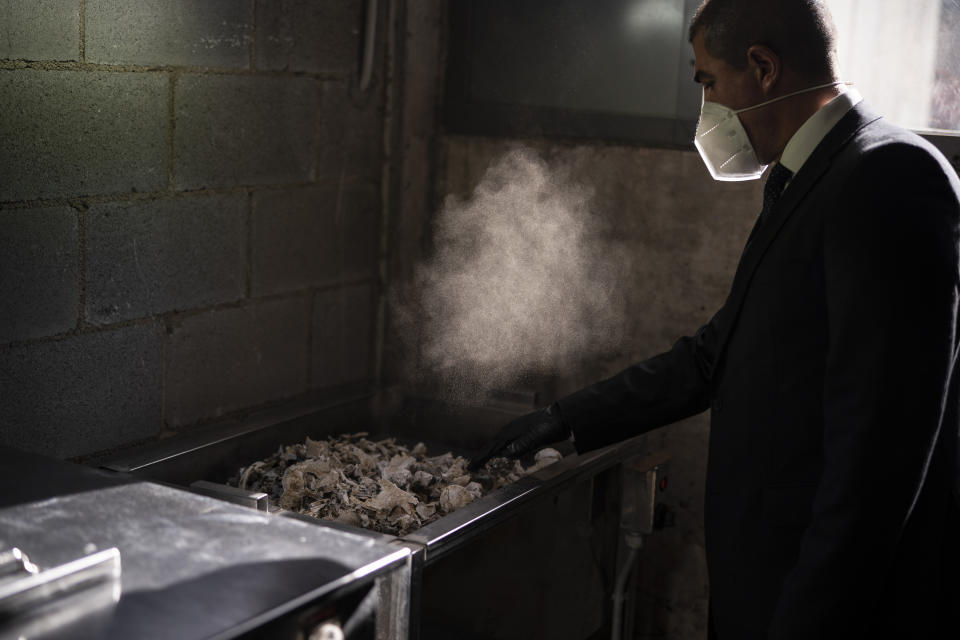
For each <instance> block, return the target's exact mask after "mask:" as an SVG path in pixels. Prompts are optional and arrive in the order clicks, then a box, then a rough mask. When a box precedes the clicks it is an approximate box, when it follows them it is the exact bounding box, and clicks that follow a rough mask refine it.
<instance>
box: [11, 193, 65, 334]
mask: <svg viewBox="0 0 960 640" xmlns="http://www.w3.org/2000/svg"><path fill="white" fill-rule="evenodd" d="M78 244H79V239H78V234H77V212H76V211H74V210H73V209H70V208H68V207H54V208H50V209H20V210H13V211H0V300H2V301H3V303H2V304H0V343H3V342H13V341H15V340H25V339H27V338H40V337H43V336H51V335H55V334H58V333H63V332H65V331H68V330H70V329H72V328H74V327H76V325H77V304H78V299H79V295H80V287H79V281H78V275H77V271H78V256H77V254H78Z"/></svg>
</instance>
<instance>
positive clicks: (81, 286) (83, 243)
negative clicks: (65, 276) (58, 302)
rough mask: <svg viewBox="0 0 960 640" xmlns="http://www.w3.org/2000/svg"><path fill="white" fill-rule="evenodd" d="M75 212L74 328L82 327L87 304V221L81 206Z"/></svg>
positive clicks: (75, 208)
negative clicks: (75, 318) (75, 301)
mask: <svg viewBox="0 0 960 640" xmlns="http://www.w3.org/2000/svg"><path fill="white" fill-rule="evenodd" d="M74 210H75V211H76V214H77V326H76V329H77V330H80V329H82V328H83V311H84V307H85V306H86V304H87V292H86V284H87V274H86V268H87V265H86V252H87V221H86V215H85V214H84V210H83V208H81V207H74Z"/></svg>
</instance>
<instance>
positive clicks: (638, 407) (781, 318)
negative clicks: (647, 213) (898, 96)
mask: <svg viewBox="0 0 960 640" xmlns="http://www.w3.org/2000/svg"><path fill="white" fill-rule="evenodd" d="M690 37H691V42H692V44H693V48H694V53H695V57H696V70H695V73H696V76H695V79H696V80H697V81H698V82H700V83H702V85H703V95H704V112H703V116H702V118H701V123H700V127H699V129H698V133H697V142H698V149H699V150H700V152H701V155H703V157H704V160H705V161H706V163H707V165H708V167H709V168H710V170H711V172H712V173H713V174H714V177H716V178H718V179H746V178H750V177H754V176H757V175H759V172H760V168H761V167H762V165H765V164H768V163H773V166H772V168H771V170H770V171H769V175H770V177H769V178H768V182H767V184H766V185H765V194H764V208H763V212H762V214H761V216H760V218H759V219H758V222H757V225H756V226H755V228H754V230H753V232H752V234H751V237H750V239H749V240H748V243H747V246H746V248H745V249H744V252H743V255H742V257H741V260H740V264H739V267H738V269H737V272H736V276H735V278H734V281H733V285H732V288H731V291H730V294H729V297H728V298H727V301H726V302H725V304H724V305H723V307H722V308H721V309H720V310H719V311H718V312H717V313H716V315H715V316H714V317H713V318H712V319H711V320H710V322H709V323H707V324H706V325H705V326H703V327H702V328H701V329H700V330H699V331H697V332H696V334H695V335H694V336H691V337H684V338H681V339H680V340H679V341H678V342H677V343H676V345H675V346H674V347H673V349H672V350H670V351H668V352H666V353H663V354H661V355H658V356H656V357H654V358H651V359H649V360H647V361H644V362H641V363H639V364H636V365H634V366H632V367H630V368H628V369H626V370H625V371H623V372H621V373H619V374H618V375H615V376H614V377H612V378H610V379H608V380H604V381H601V382H599V383H597V384H595V385H593V386H590V387H588V388H586V389H583V390H581V391H579V392H576V393H574V394H572V395H570V396H567V397H564V398H562V399H560V400H559V401H558V402H557V403H555V404H553V405H551V406H550V407H547V408H546V409H544V410H542V411H539V412H537V413H534V414H530V415H528V416H525V417H522V418H520V419H518V420H516V421H514V422H513V423H511V424H509V425H507V426H506V427H504V429H503V430H502V431H501V433H500V435H499V437H498V438H497V439H496V440H495V441H494V442H493V443H492V444H491V445H490V446H489V448H488V450H487V451H486V452H485V453H484V454H483V455H482V456H479V457H478V458H477V459H476V460H475V464H478V463H482V462H483V461H484V460H485V459H487V458H488V457H489V456H491V455H503V454H506V455H513V456H519V455H523V454H524V453H526V452H529V451H531V450H532V449H534V448H537V447H539V446H542V445H544V444H546V443H549V442H552V441H556V440H559V439H562V438H564V437H572V438H573V440H574V443H575V446H576V448H577V450H578V451H580V452H584V451H589V450H591V449H595V448H598V447H601V446H605V445H608V444H611V443H614V442H617V441H619V440H622V439H625V438H629V437H632V436H635V435H637V434H640V433H644V432H645V431H648V430H650V429H653V428H656V427H659V426H662V425H666V424H669V423H671V422H674V421H676V420H679V419H681V418H684V417H687V416H690V415H693V414H696V413H699V412H701V411H704V410H706V409H708V408H709V409H710V411H711V432H710V447H709V463H708V471H707V486H706V504H705V528H706V541H707V563H708V569H709V574H710V583H711V584H710V587H711V589H710V594H711V596H710V597H711V615H710V634H711V637H712V638H719V640H751V639H754V638H775V639H777V640H782V639H787V638H791V639H793V638H795V639H797V640H800V639H803V640H815V639H826V638H844V639H849V638H885V637H897V638H958V637H960V626H957V625H958V612H960V590H958V588H957V586H956V585H957V583H958V582H960V553H958V549H957V547H958V546H960V513H958V507H957V504H958V503H957V502H956V500H955V495H954V494H955V492H956V491H957V486H956V478H957V470H956V458H957V442H958V425H960V420H958V411H957V409H958V406H960V405H958V402H960V396H958V384H960V382H958V379H957V378H958V376H957V372H956V368H957V349H958V344H960V342H958V323H957V320H958V319H957V311H958V290H960V257H958V241H960V182H958V179H957V176H956V174H955V172H954V171H953V169H952V168H951V167H950V166H949V164H948V163H947V162H946V160H945V159H944V158H943V157H942V155H940V154H939V152H937V151H936V150H935V149H934V148H933V147H932V146H931V145H929V144H928V143H927V142H925V141H924V140H922V139H921V138H919V137H917V136H915V135H914V134H912V133H910V132H907V131H905V130H902V129H899V128H897V127H895V126H893V125H891V124H889V123H887V122H885V121H884V120H883V119H882V118H880V116H878V115H877V114H875V113H874V112H873V111H872V110H871V109H870V107H868V106H867V105H866V104H865V103H863V102H862V100H861V98H860V97H859V95H858V94H857V93H856V91H854V90H851V89H849V88H847V87H845V86H844V85H843V84H841V83H839V82H838V81H837V80H838V77H837V73H836V69H835V62H834V59H835V54H834V51H835V46H834V30H833V26H832V21H831V18H830V16H829V14H828V13H827V10H826V9H825V8H824V7H823V4H822V2H818V1H813V0H707V1H706V2H704V3H703V5H702V6H701V7H700V8H699V10H698V12H697V14H696V16H695V18H694V20H693V22H692V24H691V27H690ZM717 133H722V134H723V135H722V136H720V137H721V138H729V139H731V140H736V139H738V136H739V138H741V140H740V142H736V143H735V144H734V146H733V147H731V148H727V147H725V146H724V144H726V143H724V142H723V141H722V140H719V141H718V140H716V139H711V135H714V134H717ZM746 140H748V142H745V141H746ZM745 151H746V152H749V153H746V152H745Z"/></svg>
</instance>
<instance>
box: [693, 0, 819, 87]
mask: <svg viewBox="0 0 960 640" xmlns="http://www.w3.org/2000/svg"><path fill="white" fill-rule="evenodd" d="M701 30H703V32H704V44H705V46H706V49H707V52H708V53H709V54H710V55H711V56H713V57H714V58H719V59H721V60H723V61H725V62H727V63H728V64H730V65H732V66H733V67H735V68H737V69H743V68H744V67H746V65H747V49H749V48H750V47H751V46H753V45H757V44H759V45H765V46H767V47H769V48H770V49H771V50H773V51H774V52H775V53H776V54H777V55H778V56H780V59H781V60H782V61H783V64H784V66H785V67H787V68H789V69H791V70H792V71H793V72H795V73H797V74H798V75H800V76H801V77H802V78H805V79H808V80H821V79H823V80H827V81H829V80H834V79H836V77H837V65H836V38H837V34H836V27H835V26H834V24H833V16H832V15H831V14H830V10H829V9H827V7H826V3H825V2H824V0H704V1H703V2H702V3H701V5H700V7H699V8H698V9H697V12H696V13H695V14H694V16H693V20H691V21H690V31H689V37H690V41H691V42H692V41H693V38H694V36H695V35H697V33H699V32H700V31H701Z"/></svg>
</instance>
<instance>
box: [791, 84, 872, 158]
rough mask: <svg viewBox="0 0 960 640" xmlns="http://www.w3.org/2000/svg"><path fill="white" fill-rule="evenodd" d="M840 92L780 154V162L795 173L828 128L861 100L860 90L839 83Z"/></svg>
mask: <svg viewBox="0 0 960 640" xmlns="http://www.w3.org/2000/svg"><path fill="white" fill-rule="evenodd" d="M840 88H841V90H842V93H841V94H840V95H838V96H837V97H836V98H834V99H833V100H831V101H830V102H828V103H827V104H825V105H823V106H822V107H820V109H819V110H818V111H817V112H816V113H815V114H813V115H812V116H810V117H809V118H808V119H807V121H806V122H804V123H803V126H801V127H800V128H799V129H797V132H796V133H795V134H793V137H792V138H790V141H789V142H787V146H786V147H784V149H783V154H781V156H780V164H782V165H783V166H784V167H786V168H787V169H790V171H792V172H793V173H794V175H796V173H797V172H798V171H800V168H801V167H802V166H803V165H804V163H805V162H806V161H807V159H808V158H809V157H810V154H812V153H813V150H814V149H816V148H817V145H818V144H820V142H821V141H822V140H823V139H824V138H825V137H826V135H827V134H828V133H830V130H831V129H833V128H834V127H835V126H836V125H837V123H838V122H840V120H841V119H842V118H843V116H845V115H847V112H848V111H850V109H852V108H853V107H855V106H856V105H857V104H859V103H860V101H862V100H863V96H861V95H860V92H859V91H857V90H856V89H854V88H852V87H848V86H846V85H840Z"/></svg>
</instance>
